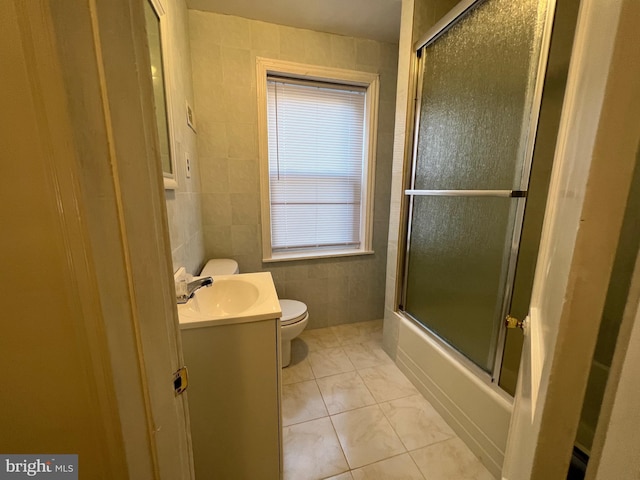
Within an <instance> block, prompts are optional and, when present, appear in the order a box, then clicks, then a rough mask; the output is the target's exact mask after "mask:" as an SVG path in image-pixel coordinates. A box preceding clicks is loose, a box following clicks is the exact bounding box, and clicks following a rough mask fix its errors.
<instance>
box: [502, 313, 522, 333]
mask: <svg viewBox="0 0 640 480" xmlns="http://www.w3.org/2000/svg"><path fill="white" fill-rule="evenodd" d="M525 322H526V320H518V319H517V318H516V317H512V316H511V315H507V317H506V318H505V319H504V323H505V325H506V326H507V328H519V329H520V330H522V331H524V327H525Z"/></svg>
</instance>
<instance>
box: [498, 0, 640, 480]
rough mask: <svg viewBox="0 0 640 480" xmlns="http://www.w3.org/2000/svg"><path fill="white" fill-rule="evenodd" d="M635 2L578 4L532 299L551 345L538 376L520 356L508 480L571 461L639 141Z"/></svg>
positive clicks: (540, 475)
mask: <svg viewBox="0 0 640 480" xmlns="http://www.w3.org/2000/svg"><path fill="white" fill-rule="evenodd" d="M634 3H636V2H634V0H615V1H611V2H606V5H605V4H604V2H599V1H598V0H583V2H582V4H581V6H580V13H579V17H578V24H577V27H576V35H575V42H574V47H573V52H572V58H571V64H570V70H569V77H568V80H567V94H566V96H565V102H564V105H563V113H562V120H561V126H560V132H559V141H558V145H557V148H556V159H555V161H554V170H553V175H552V181H551V186H550V190H549V203H548V207H547V212H546V214H545V226H544V228H543V236H542V239H541V249H540V255H539V259H538V263H537V269H536V280H535V281H534V298H532V305H538V304H540V305H543V306H544V309H545V312H544V313H543V316H542V317H541V318H548V319H549V321H551V322H552V323H551V325H550V326H549V328H548V329H547V330H546V331H545V332H543V334H544V335H545V337H546V338H550V339H552V340H551V342H549V346H550V347H551V348H549V350H548V352H547V354H546V356H543V359H544V360H543V361H542V362H540V364H539V365H538V367H537V370H536V371H537V372H539V373H538V374H537V375H538V376H539V378H540V382H538V381H537V380H536V375H533V376H531V375H529V376H525V375H523V374H522V368H528V366H529V364H530V362H525V358H526V357H525V356H524V355H525V354H524V353H523V362H522V364H521V365H522V366H521V375H520V378H519V381H518V393H517V394H516V401H515V406H514V413H513V416H512V423H511V428H510V433H509V441H508V447H507V452H506V455H505V464H504V469H503V478H505V479H509V480H511V479H518V480H520V479H525V478H526V479H541V480H542V479H546V478H562V476H563V475H566V472H567V469H568V464H569V461H570V458H571V452H572V449H573V444H574V441H575V435H576V431H577V427H578V423H579V419H580V413H581V408H582V402H583V398H584V393H585V390H586V385H587V379H588V376H589V371H590V366H591V361H592V356H593V351H594V348H595V344H596V340H597V336H598V329H599V326H600V321H601V315H602V309H603V306H604V300H605V297H606V292H607V289H608V284H609V276H610V274H611V269H612V266H613V261H614V258H615V251H616V247H617V242H618V238H619V233H620V227H621V225H622V218H623V215H624V210H625V207H626V199H627V195H628V192H629V184H630V179H631V172H632V171H633V168H634V165H635V163H636V151H637V148H638V142H639V140H640V92H639V91H638V88H637V78H638V77H640V61H639V59H638V55H637V54H635V55H634V49H635V52H637V46H636V45H635V44H636V43H637V42H633V41H632V39H633V38H634V36H633V35H634V32H635V30H634V29H636V28H637V27H636V26H634V24H633V21H634V20H636V21H637V19H638V5H637V4H635V5H634ZM634 9H635V10H634ZM634 82H636V83H634ZM621 126H624V127H625V128H621ZM612 167H613V168H612ZM536 296H537V297H538V300H536V299H535V297H536ZM534 313H535V312H534ZM535 321H536V320H535V319H533V320H532V322H531V325H532V327H533V328H532V330H535V327H536V326H535V325H534V322H535ZM545 325H546V324H545ZM534 333H535V332H534ZM527 342H529V343H531V340H527V339H526V340H525V347H526V346H527ZM534 343H535V341H534ZM529 382H530V383H529ZM538 385H539V387H538ZM527 389H537V393H536V392H535V391H534V392H533V394H532V395H531V398H533V399H534V401H531V400H530V399H528V398H527V397H525V396H523V395H522V391H523V390H524V391H526V390H527ZM568 392H570V393H571V394H570V395H568V394H567V393H568ZM535 399H537V400H535Z"/></svg>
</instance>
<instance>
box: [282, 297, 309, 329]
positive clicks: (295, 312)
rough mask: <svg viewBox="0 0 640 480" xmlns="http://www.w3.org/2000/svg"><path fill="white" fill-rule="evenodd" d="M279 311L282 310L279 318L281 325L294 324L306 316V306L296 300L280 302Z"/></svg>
mask: <svg viewBox="0 0 640 480" xmlns="http://www.w3.org/2000/svg"><path fill="white" fill-rule="evenodd" d="M280 309H281V310H282V317H281V318H280V323H281V324H282V325H289V324H291V323H296V322H297V321H299V320H302V318H304V316H305V315H306V314H307V306H306V305H305V304H304V303H302V302H299V301H298V300H280Z"/></svg>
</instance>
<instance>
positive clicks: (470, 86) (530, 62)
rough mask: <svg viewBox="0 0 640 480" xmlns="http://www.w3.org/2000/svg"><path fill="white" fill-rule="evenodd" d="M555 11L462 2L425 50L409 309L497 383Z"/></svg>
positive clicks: (411, 204) (413, 174) (412, 198)
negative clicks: (505, 319) (505, 320)
mask: <svg viewBox="0 0 640 480" xmlns="http://www.w3.org/2000/svg"><path fill="white" fill-rule="evenodd" d="M554 7H555V2H554V1H553V0H548V1H538V0H521V1H518V2H513V1H512V0H486V1H482V0H480V1H463V2H461V3H460V4H458V6H456V8H455V9H454V10H453V11H452V12H451V13H450V14H449V15H448V16H447V17H445V19H443V21H441V22H440V23H439V24H438V25H436V26H435V27H434V28H433V29H432V30H431V31H430V32H428V33H427V35H426V36H425V38H424V39H422V40H421V41H420V42H418V44H417V45H416V47H415V52H416V58H417V63H416V65H417V72H418V82H417V92H416V115H415V119H416V120H415V125H414V146H413V156H412V165H411V170H410V178H409V179H408V181H407V187H408V188H406V190H405V195H406V197H407V205H408V208H407V239H406V247H407V248H406V253H405V266H404V280H403V289H402V299H401V301H400V310H401V311H402V312H403V314H404V315H405V316H408V317H409V318H411V319H413V320H414V321H415V322H417V323H418V324H419V325H420V326H422V327H424V328H425V329H426V330H428V332H430V334H431V335H433V336H434V337H436V338H437V339H439V341H441V342H443V343H445V344H446V345H448V346H450V347H452V348H453V349H454V350H456V351H457V352H459V353H460V354H462V356H463V357H464V358H466V359H467V360H468V361H469V362H468V363H470V364H472V365H474V367H472V368H473V369H475V370H477V371H478V373H480V374H481V376H484V377H485V378H487V375H488V376H489V377H488V378H490V379H491V381H496V380H497V378H498V376H499V372H500V362H501V359H502V349H503V345H504V339H505V335H506V333H505V326H504V318H505V316H506V315H507V314H508V313H509V307H510V302H511V293H512V287H513V279H514V275H515V268H516V260H517V257H518V247H519V242H520V235H521V229H522V222H523V217H524V211H525V204H526V199H527V190H528V184H529V177H530V171H531V159H532V156H533V147H534V140H535V136H536V128H537V122H538V115H539V110H540V103H541V98H542V83H543V81H544V73H545V68H546V59H547V55H548V49H549V39H550V35H551V24H552V18H553V12H554ZM476 367H477V368H476ZM478 369H479V370H478ZM482 372H484V374H483V373H482Z"/></svg>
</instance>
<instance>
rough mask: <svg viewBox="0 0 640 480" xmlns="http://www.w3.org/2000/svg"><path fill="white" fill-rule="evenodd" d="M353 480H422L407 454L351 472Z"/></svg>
mask: <svg viewBox="0 0 640 480" xmlns="http://www.w3.org/2000/svg"><path fill="white" fill-rule="evenodd" d="M351 473H352V474H353V479H354V480H424V477H423V476H422V473H420V470H419V469H418V467H417V466H416V464H415V462H414V461H413V459H412V458H411V457H410V456H409V454H408V453H405V454H403V455H398V456H397V457H391V458H388V459H386V460H382V461H380V462H377V463H373V464H371V465H367V466H366V467H362V468H358V469H357V470H354V471H353V472H351Z"/></svg>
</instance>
